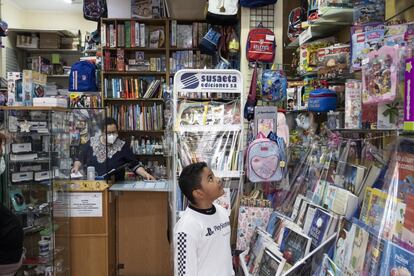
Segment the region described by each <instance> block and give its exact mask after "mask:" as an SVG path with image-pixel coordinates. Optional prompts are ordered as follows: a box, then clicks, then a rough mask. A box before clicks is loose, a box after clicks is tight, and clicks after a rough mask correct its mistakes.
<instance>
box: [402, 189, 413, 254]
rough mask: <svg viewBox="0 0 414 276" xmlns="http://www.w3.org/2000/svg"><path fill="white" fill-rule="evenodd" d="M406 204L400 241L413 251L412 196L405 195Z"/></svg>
mask: <svg viewBox="0 0 414 276" xmlns="http://www.w3.org/2000/svg"><path fill="white" fill-rule="evenodd" d="M406 202H407V206H406V210H405V216H404V222H403V227H402V234H401V240H402V241H403V243H404V244H408V245H409V246H410V247H411V248H413V249H414V195H411V194H410V195H406Z"/></svg>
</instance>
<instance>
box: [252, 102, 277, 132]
mask: <svg viewBox="0 0 414 276" xmlns="http://www.w3.org/2000/svg"><path fill="white" fill-rule="evenodd" d="M259 132H261V133H263V135H264V136H266V137H267V136H268V135H269V133H270V132H273V133H276V132H277V107H276V106H257V107H256V108H255V109H254V133H253V135H255V136H257V134H259Z"/></svg>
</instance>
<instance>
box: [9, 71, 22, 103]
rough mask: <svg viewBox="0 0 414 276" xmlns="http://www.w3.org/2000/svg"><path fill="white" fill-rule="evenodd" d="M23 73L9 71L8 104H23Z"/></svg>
mask: <svg viewBox="0 0 414 276" xmlns="http://www.w3.org/2000/svg"><path fill="white" fill-rule="evenodd" d="M22 82H23V75H22V73H20V72H7V97H8V99H7V105H8V106H21V105H23V84H22Z"/></svg>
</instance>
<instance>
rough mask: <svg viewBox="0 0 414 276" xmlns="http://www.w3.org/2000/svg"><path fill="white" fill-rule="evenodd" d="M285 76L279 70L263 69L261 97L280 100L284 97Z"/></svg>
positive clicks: (285, 88)
mask: <svg viewBox="0 0 414 276" xmlns="http://www.w3.org/2000/svg"><path fill="white" fill-rule="evenodd" d="M286 90H287V78H286V76H285V75H284V74H283V72H281V71H275V70H263V73H262V99H263V100H268V101H282V100H284V99H286Z"/></svg>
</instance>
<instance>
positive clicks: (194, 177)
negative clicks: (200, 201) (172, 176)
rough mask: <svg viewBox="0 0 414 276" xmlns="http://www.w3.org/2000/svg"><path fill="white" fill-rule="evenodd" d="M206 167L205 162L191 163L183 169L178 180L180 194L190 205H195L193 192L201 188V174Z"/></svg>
mask: <svg viewBox="0 0 414 276" xmlns="http://www.w3.org/2000/svg"><path fill="white" fill-rule="evenodd" d="M206 167H207V164H206V162H199V163H193V164H190V165H188V166H187V167H185V168H184V169H183V171H182V172H181V174H180V177H179V178H178V185H179V186H180V189H181V192H183V194H184V195H185V197H186V198H187V199H188V201H190V202H191V203H192V204H196V203H195V200H194V197H193V191H194V190H197V189H200V188H201V173H202V172H203V169H204V168H206Z"/></svg>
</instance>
